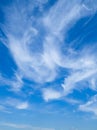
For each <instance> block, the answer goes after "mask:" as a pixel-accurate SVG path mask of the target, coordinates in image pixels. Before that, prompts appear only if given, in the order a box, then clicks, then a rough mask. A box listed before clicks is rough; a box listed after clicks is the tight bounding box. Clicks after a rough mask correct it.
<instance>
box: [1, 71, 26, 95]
mask: <svg viewBox="0 0 97 130" xmlns="http://www.w3.org/2000/svg"><path fill="white" fill-rule="evenodd" d="M23 84H24V83H23V80H22V76H21V74H19V73H17V72H15V73H14V77H12V78H11V79H8V78H6V77H4V76H3V75H2V74H0V85H1V86H2V85H3V86H5V87H6V88H7V89H8V90H9V91H13V92H15V93H17V92H19V91H21V88H22V86H23Z"/></svg>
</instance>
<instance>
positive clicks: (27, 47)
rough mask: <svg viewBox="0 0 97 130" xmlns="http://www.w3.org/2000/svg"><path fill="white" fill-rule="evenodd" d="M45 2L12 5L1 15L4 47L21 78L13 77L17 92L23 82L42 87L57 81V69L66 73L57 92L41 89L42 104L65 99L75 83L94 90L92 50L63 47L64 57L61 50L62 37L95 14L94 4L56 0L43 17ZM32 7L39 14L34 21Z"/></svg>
mask: <svg viewBox="0 0 97 130" xmlns="http://www.w3.org/2000/svg"><path fill="white" fill-rule="evenodd" d="M47 2H48V1H45V3H42V1H37V3H36V4H35V1H33V2H31V1H30V0H29V2H28V4H27V6H26V4H25V3H26V1H25V0H24V1H23V3H21V2H20V1H19V2H17V3H15V2H13V4H12V5H10V8H6V11H5V23H4V26H2V27H1V28H2V30H3V32H4V33H5V35H6V37H7V43H4V45H6V46H7V47H8V49H9V51H10V53H11V54H12V57H13V59H14V61H15V63H16V65H17V67H18V69H17V70H16V71H17V73H18V72H19V74H20V75H21V78H19V76H16V78H17V79H18V81H19V82H18V83H20V84H19V85H20V87H19V88H20V89H21V88H22V86H23V80H22V79H23V78H25V79H28V80H31V81H34V82H37V83H42V84H45V83H48V82H52V81H55V80H56V78H58V77H60V76H59V73H58V70H59V69H60V67H61V68H62V69H63V70H65V69H67V70H69V71H70V73H69V74H68V75H67V77H64V80H63V83H61V84H60V88H61V90H60V91H57V90H54V89H53V87H52V89H50V88H49V89H48V88H45V89H44V90H43V88H42V90H43V91H42V95H43V98H44V100H45V101H49V100H53V99H60V98H61V97H64V96H67V95H68V94H70V93H71V92H73V90H75V89H77V87H76V86H77V83H80V82H84V81H87V82H88V83H90V81H91V85H89V86H88V87H89V88H90V89H92V90H96V89H97V88H96V87H95V82H96V77H97V69H96V68H97V60H96V54H95V53H93V50H92V48H90V49H89V50H88V49H87V48H86V47H84V48H83V49H82V50H80V52H79V51H77V50H74V48H72V47H67V48H65V50H66V51H67V52H68V53H66V52H65V50H63V48H62V45H63V44H64V47H66V40H65V37H66V34H67V32H68V30H69V29H70V28H71V27H73V26H74V25H75V23H77V22H78V20H80V19H81V18H84V17H86V16H90V15H93V14H94V13H95V12H96V10H97V6H96V4H94V3H93V2H92V3H91V1H88V0H85V1H82V0H79V1H78V0H72V1H67V0H61V1H60V0H59V1H57V2H55V4H54V5H53V6H52V7H51V8H50V9H48V10H46V11H45V13H44V12H43V9H44V5H45V4H46V3H47ZM95 2H96V1H95ZM65 6H66V8H64V7H65ZM36 7H37V8H38V13H39V14H41V15H40V16H38V17H37V15H36V16H35V14H34V9H35V8H36ZM40 7H41V9H42V10H40ZM42 30H43V31H44V32H45V34H44V33H43V31H42ZM3 41H6V40H5V39H3ZM76 42H77V41H76ZM70 50H71V51H70ZM91 52H92V54H91ZM18 83H17V84H16V85H14V83H13V90H15V91H16V86H17V88H18V86H19V85H18ZM14 86H15V87H14Z"/></svg>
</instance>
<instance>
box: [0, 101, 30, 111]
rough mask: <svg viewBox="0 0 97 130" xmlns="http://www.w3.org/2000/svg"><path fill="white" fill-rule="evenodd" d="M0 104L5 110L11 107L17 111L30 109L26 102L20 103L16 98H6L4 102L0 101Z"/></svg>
mask: <svg viewBox="0 0 97 130" xmlns="http://www.w3.org/2000/svg"><path fill="white" fill-rule="evenodd" d="M1 104H2V105H3V106H4V107H5V108H7V107H13V108H15V109H19V110H26V109H29V108H30V104H29V103H28V102H27V101H22V100H20V99H16V98H6V99H4V101H1Z"/></svg>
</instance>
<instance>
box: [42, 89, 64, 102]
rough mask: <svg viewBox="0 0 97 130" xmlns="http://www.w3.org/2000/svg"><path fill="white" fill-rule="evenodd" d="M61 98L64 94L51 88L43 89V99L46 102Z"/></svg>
mask: <svg viewBox="0 0 97 130" xmlns="http://www.w3.org/2000/svg"><path fill="white" fill-rule="evenodd" d="M60 97H62V93H60V92H58V91H57V90H53V89H51V88H48V89H43V98H44V99H45V101H49V100H54V99H59V98H60Z"/></svg>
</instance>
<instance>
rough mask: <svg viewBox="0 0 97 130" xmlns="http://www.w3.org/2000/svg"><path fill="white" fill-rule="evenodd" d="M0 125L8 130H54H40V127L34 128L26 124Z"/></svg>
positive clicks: (49, 129) (44, 129) (51, 129)
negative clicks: (11, 129)
mask: <svg viewBox="0 0 97 130" xmlns="http://www.w3.org/2000/svg"><path fill="white" fill-rule="evenodd" d="M0 125H2V126H5V127H10V128H17V129H28V130H32V129H33V130H55V129H53V128H41V127H34V126H32V125H26V124H16V123H10V122H9V123H6V122H3V123H0Z"/></svg>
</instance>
